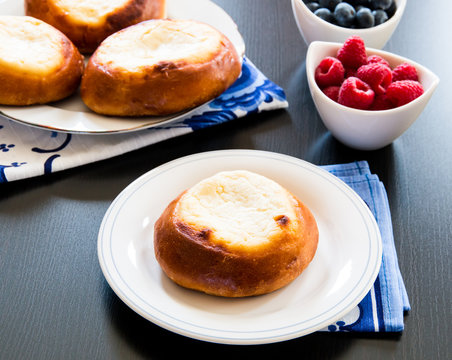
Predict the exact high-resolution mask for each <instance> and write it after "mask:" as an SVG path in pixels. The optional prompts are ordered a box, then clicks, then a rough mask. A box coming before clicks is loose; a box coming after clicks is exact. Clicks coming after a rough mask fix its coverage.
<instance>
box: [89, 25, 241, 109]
mask: <svg viewBox="0 0 452 360" xmlns="http://www.w3.org/2000/svg"><path fill="white" fill-rule="evenodd" d="M240 71H241V62H240V59H239V57H238V55H237V52H236V50H235V47H234V45H233V44H232V43H231V42H230V41H229V40H228V39H227V38H226V36H224V35H223V34H222V33H220V32H219V31H217V30H216V29H214V28H212V27H211V26H209V25H207V24H204V23H200V22H196V21H191V20H149V21H144V22H142V23H140V24H137V25H134V26H131V27H128V28H127V29H123V30H121V31H119V32H117V33H115V34H113V35H111V36H110V37H108V38H107V39H105V41H104V42H103V43H102V44H101V45H100V46H99V48H98V49H97V50H96V51H95V53H94V54H93V56H92V57H91V59H90V61H89V63H88V65H87V68H86V71H85V73H84V75H83V79H82V86H81V95H82V99H83V101H84V102H85V104H86V105H87V106H88V107H89V108H91V109H92V110H93V111H95V112H97V113H100V114H104V115H116V116H142V115H168V114H173V113H177V112H180V111H183V110H187V109H190V108H193V107H196V106H198V105H201V104H203V103H205V102H207V101H208V100H211V99H213V98H215V97H216V96H218V95H220V94H221V93H222V92H224V91H225V90H226V89H227V88H228V87H229V86H230V85H232V83H233V82H234V81H235V80H236V79H237V77H238V76H239V75H240Z"/></svg>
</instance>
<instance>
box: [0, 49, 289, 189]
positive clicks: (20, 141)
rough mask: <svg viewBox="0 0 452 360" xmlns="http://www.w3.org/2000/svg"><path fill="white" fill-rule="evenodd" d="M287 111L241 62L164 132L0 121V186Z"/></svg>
mask: <svg viewBox="0 0 452 360" xmlns="http://www.w3.org/2000/svg"><path fill="white" fill-rule="evenodd" d="M0 86H1V85H0ZM287 106H288V103H287V100H286V96H285V94H284V91H283V90H282V89H281V88H280V87H279V86H277V85H276V84H274V83H273V82H271V81H270V80H269V79H268V78H266V77H265V76H264V75H263V74H262V73H261V72H260V71H259V70H258V69H257V68H256V66H255V65H254V64H253V63H252V62H251V61H250V60H249V59H248V58H246V57H245V58H244V61H243V66H242V73H241V75H240V77H239V78H238V79H237V81H236V82H235V83H234V84H233V85H232V86H231V87H230V88H229V89H228V90H227V91H226V92H224V93H223V94H222V95H221V96H219V97H218V98H216V99H215V100H213V101H211V102H210V103H208V104H206V105H204V106H202V107H201V108H200V109H198V110H197V111H196V112H195V113H194V114H191V115H190V116H189V117H188V118H183V119H181V120H180V121H178V122H175V123H171V124H169V125H165V126H159V127H154V128H151V129H147V130H141V131H137V132H133V133H128V134H108V135H81V134H68V133H61V132H60V133H57V132H54V131H50V130H45V129H38V128H33V127H29V126H25V125H23V124H18V123H15V122H13V121H10V120H8V119H6V118H4V117H2V116H1V115H0V183H2V182H9V181H14V180H19V179H25V178H30V177H34V176H39V175H43V174H49V173H53V172H57V171H61V170H64V169H69V168H73V167H76V166H80V165H84V164H88V163H92V162H95V161H99V160H103V159H107V158H111V157H114V156H117V155H120V154H124V153H126V152H129V151H132V150H136V149H139V148H142V147H144V146H147V145H150V144H154V143H157V142H159V141H162V140H166V139H169V138H172V137H175V136H179V135H183V134H187V133H190V132H193V131H196V130H198V129H202V128H206V127H209V126H212V125H216V124H220V123H224V122H227V121H231V120H236V119H239V118H243V117H245V116H246V115H248V114H252V113H257V112H261V111H269V110H274V109H281V108H286V107H287Z"/></svg>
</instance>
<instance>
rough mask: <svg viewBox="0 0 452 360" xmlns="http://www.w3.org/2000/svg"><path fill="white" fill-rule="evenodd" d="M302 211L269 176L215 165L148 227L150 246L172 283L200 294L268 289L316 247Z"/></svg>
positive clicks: (290, 275) (301, 265) (313, 228)
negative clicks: (151, 237) (151, 228)
mask: <svg viewBox="0 0 452 360" xmlns="http://www.w3.org/2000/svg"><path fill="white" fill-rule="evenodd" d="M317 242H318V229H317V224H316V221H315V219H314V217H313V215H312V213H311V212H310V211H309V209H308V208H307V207H306V206H304V205H303V204H302V203H301V202H300V201H299V200H298V199H297V198H296V197H295V196H294V195H292V194H291V193H289V192H288V191H287V190H286V189H284V188H283V187H281V186H280V185H279V184H277V183H276V182H274V181H272V180H270V179H268V178H266V177H264V176H261V175H258V174H255V173H252V172H249V171H242V170H237V171H227V172H220V173H218V174H216V175H214V176H212V177H210V178H207V179H205V180H203V181H201V182H199V183H198V184H196V185H195V186H193V187H192V188H190V189H188V190H187V191H185V192H183V193H182V194H181V195H179V196H178V197H177V198H176V199H175V200H173V201H172V202H171V203H170V204H169V205H168V207H167V208H166V209H165V210H164V212H163V213H162V215H161V216H160V218H159V219H158V220H157V222H156V224H155V226H154V250H155V255H156V258H157V261H158V262H159V264H160V266H161V267H162V269H163V271H164V272H165V273H166V274H167V275H168V277H169V278H170V279H172V280H173V281H174V282H176V283H177V284H179V285H181V286H183V287H186V288H190V289H194V290H199V291H202V292H205V293H207V294H212V295H218V296H226V297H243V296H253V295H261V294H265V293H269V292H271V291H274V290H276V289H279V288H281V287H283V286H285V285H287V284H288V283H290V282H291V281H292V280H294V279H295V278H296V277H297V276H299V275H300V274H301V272H302V271H303V270H304V269H305V268H306V267H307V266H308V264H309V263H310V262H311V260H312V258H313V257H314V254H315V252H316V249H317Z"/></svg>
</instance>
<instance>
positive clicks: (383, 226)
mask: <svg viewBox="0 0 452 360" xmlns="http://www.w3.org/2000/svg"><path fill="white" fill-rule="evenodd" d="M323 168H324V169H325V170H327V171H329V172H330V173H332V174H334V175H335V176H337V177H338V178H340V179H341V180H342V181H344V182H345V183H346V184H348V185H349V186H350V187H351V188H352V189H353V190H355V191H356V193H357V194H358V195H359V196H360V197H361V198H362V199H363V200H364V202H365V203H366V204H367V206H368V207H369V209H370V210H371V211H372V213H373V215H374V216H375V219H376V221H377V224H378V226H379V229H380V233H381V238H382V243H383V259H382V263H381V268H380V272H379V274H378V277H377V279H376V281H375V283H374V285H373V287H372V289H371V290H370V291H369V293H368V294H367V295H366V297H365V298H364V299H363V300H362V301H361V302H360V304H359V305H358V306H357V307H356V308H355V309H354V310H352V311H351V312H350V313H349V314H348V315H346V316H345V317H344V318H343V319H341V320H339V321H336V323H334V324H331V325H330V326H328V327H327V328H325V329H322V331H330V332H336V331H342V332H401V331H402V330H403V328H404V322H403V316H404V313H405V312H406V311H409V310H410V303H409V301H408V295H407V292H406V289H405V285H404V283H403V279H402V275H401V273H400V269H399V264H398V260H397V253H396V249H395V245H394V237H393V231H392V222H391V213H390V210H389V203H388V197H387V194H386V190H385V188H384V185H383V183H382V182H381V181H380V180H379V179H378V176H377V175H375V174H371V172H370V170H369V165H368V163H367V162H366V161H359V162H354V163H349V164H339V165H328V166H323Z"/></svg>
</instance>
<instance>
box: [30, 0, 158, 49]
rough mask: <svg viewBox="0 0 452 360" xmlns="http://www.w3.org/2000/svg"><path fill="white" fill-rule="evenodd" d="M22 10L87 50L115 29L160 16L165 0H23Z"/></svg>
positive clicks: (94, 47) (93, 47)
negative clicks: (51, 26) (23, 6)
mask: <svg viewBox="0 0 452 360" xmlns="http://www.w3.org/2000/svg"><path fill="white" fill-rule="evenodd" d="M25 14H26V15H29V16H33V17H36V18H38V19H41V20H43V21H45V22H47V23H48V24H51V25H53V26H54V27H56V28H57V29H59V30H61V31H62V32H63V33H65V34H66V35H67V36H68V37H69V38H70V39H71V40H72V42H73V43H74V44H75V45H76V46H77V47H78V49H79V50H80V51H81V52H82V53H91V52H93V51H94V50H95V49H96V48H97V46H98V45H99V44H100V43H101V42H102V40H104V39H105V38H106V37H107V36H109V35H111V34H113V33H114V32H116V31H118V30H121V29H123V28H125V27H127V26H130V25H134V24H137V23H139V22H141V21H144V20H149V19H161V18H164V17H165V16H166V0H25Z"/></svg>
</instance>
